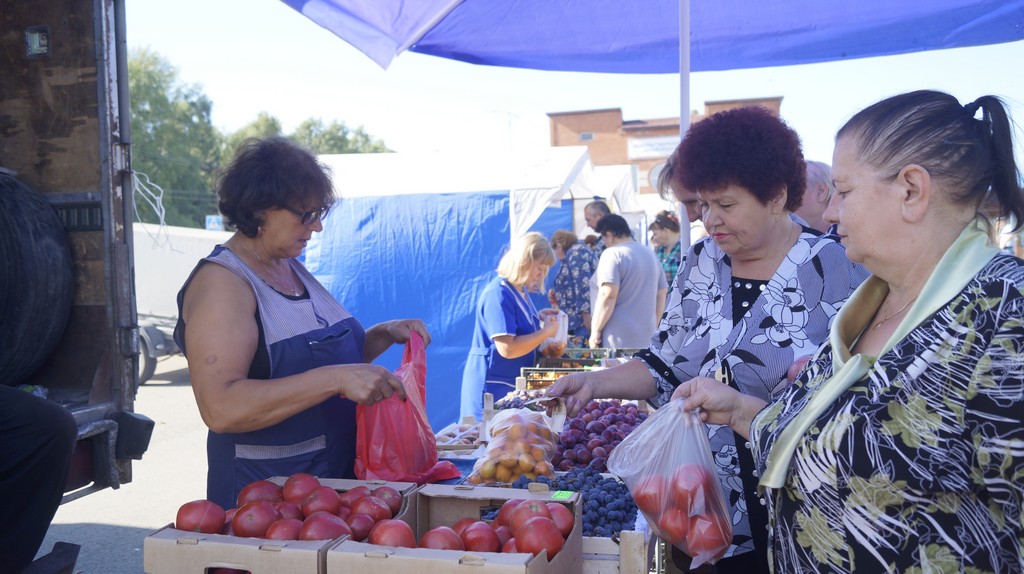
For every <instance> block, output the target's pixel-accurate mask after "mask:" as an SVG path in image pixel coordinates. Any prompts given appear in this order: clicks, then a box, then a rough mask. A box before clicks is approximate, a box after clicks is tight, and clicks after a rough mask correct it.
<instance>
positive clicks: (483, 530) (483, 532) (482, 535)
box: [459, 520, 501, 552]
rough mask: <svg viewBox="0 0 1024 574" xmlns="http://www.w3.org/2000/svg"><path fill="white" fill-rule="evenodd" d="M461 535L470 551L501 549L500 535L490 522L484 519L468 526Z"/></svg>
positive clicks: (495, 550) (494, 550)
mask: <svg viewBox="0 0 1024 574" xmlns="http://www.w3.org/2000/svg"><path fill="white" fill-rule="evenodd" d="M459 537H460V538H462V543H463V544H465V545H466V550H468V551H469V552H497V551H498V550H500V549H501V542H500V541H499V540H498V535H497V534H495V533H494V529H493V528H491V525H490V524H487V523H486V522H483V521H482V520H478V521H476V522H474V523H473V524H470V525H469V526H466V528H464V529H463V530H462V533H461V534H459Z"/></svg>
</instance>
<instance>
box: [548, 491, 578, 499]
mask: <svg viewBox="0 0 1024 574" xmlns="http://www.w3.org/2000/svg"><path fill="white" fill-rule="evenodd" d="M573 494H576V493H575V492H573V491H571V490H556V491H554V492H552V493H551V498H552V500H569V499H570V498H572V495H573Z"/></svg>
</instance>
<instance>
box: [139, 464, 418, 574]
mask: <svg viewBox="0 0 1024 574" xmlns="http://www.w3.org/2000/svg"><path fill="white" fill-rule="evenodd" d="M268 480H270V481H271V482H273V483H275V484H279V485H281V484H284V482H285V480H287V477H283V476H275V477H273V478H269V479H268ZM320 484H322V485H324V486H330V487H332V488H334V489H335V490H337V491H339V492H345V491H347V490H351V489H352V488H355V487H356V486H367V487H369V488H370V489H371V490H373V489H374V488H377V487H378V486H384V485H386V486H390V487H392V488H394V489H395V490H397V491H399V492H401V493H402V499H403V500H402V508H401V510H399V515H401V514H402V513H404V512H410V511H412V512H414V511H415V504H414V502H413V501H414V500H415V497H414V492H415V490H416V484H415V483H412V482H385V481H380V480H348V479H340V478H321V479H320ZM345 538H347V537H345V536H342V537H340V538H336V539H334V540H267V539H263V538H244V537H241V536H227V535H223V534H202V533H198V532H187V531H184V530H177V529H175V528H174V525H173V524H169V525H167V526H166V527H164V528H161V529H160V530H157V531H156V532H154V533H153V534H150V535H149V536H147V537H146V539H145V541H144V542H143V567H144V569H145V572H146V574H165V573H167V574H172V573H173V574H206V572H207V569H208V568H217V567H222V568H236V569H239V570H247V571H249V572H250V573H251V574H292V573H301V574H323V573H324V571H325V560H326V552H327V549H328V548H330V547H331V546H333V545H335V544H337V543H338V542H340V541H341V540H344V539H345Z"/></svg>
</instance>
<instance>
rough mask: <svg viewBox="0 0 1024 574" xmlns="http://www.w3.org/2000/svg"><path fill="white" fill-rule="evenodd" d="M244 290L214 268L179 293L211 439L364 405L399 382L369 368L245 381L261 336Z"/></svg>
mask: <svg viewBox="0 0 1024 574" xmlns="http://www.w3.org/2000/svg"><path fill="white" fill-rule="evenodd" d="M255 313H256V299H255V297H254V296H253V293H252V290H251V289H250V287H249V285H248V284H247V283H246V282H245V281H243V280H242V279H240V278H239V277H237V276H236V275H235V274H233V273H231V272H230V271H228V270H227V269H225V268H223V267H221V266H220V265H216V264H208V265H204V266H203V267H202V268H201V269H200V270H199V271H198V272H197V273H196V276H195V278H194V279H193V280H192V283H191V284H190V285H189V287H188V290H187V291H186V293H185V299H184V305H183V306H182V318H183V319H184V320H185V340H186V341H187V344H186V347H187V349H188V353H187V354H186V357H185V358H186V359H187V360H188V366H189V377H190V379H191V382H192V392H193V393H194V394H195V397H196V404H197V405H198V406H199V413H200V415H201V416H202V417H203V422H205V423H206V426H208V427H209V428H210V430H213V431H215V432H245V431H251V430H257V429H261V428H266V427H268V426H270V425H273V424H275V423H278V422H280V421H282V420H284V419H286V418H288V417H290V416H292V415H295V414H297V413H299V412H302V411H303V410H306V409H308V408H309V407H312V406H314V405H317V404H320V403H321V402H323V401H325V400H327V399H328V398H330V397H331V396H334V395H343V396H347V397H348V398H350V399H352V400H353V401H356V402H360V403H369V402H374V401H376V400H380V399H382V398H386V397H388V396H390V395H391V394H392V393H393V392H398V393H399V394H400V395H401V396H404V389H402V386H401V382H400V381H398V379H396V378H395V377H394V375H392V374H391V373H390V372H388V370H387V369H384V368H383V367H378V366H375V365H366V364H355V365H332V366H326V367H319V368H316V369H312V370H309V371H306V372H305V373H299V374H296V375H292V376H288V377H283V378H280V379H272V380H259V379H250V378H248V372H249V366H250V364H251V363H252V359H253V357H254V356H255V354H256V345H257V344H258V339H259V331H258V327H257V325H256V319H255Z"/></svg>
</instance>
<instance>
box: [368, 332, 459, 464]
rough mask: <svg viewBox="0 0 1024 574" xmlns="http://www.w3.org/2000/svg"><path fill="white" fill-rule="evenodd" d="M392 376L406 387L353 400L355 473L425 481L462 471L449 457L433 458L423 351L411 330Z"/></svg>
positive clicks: (425, 359) (434, 446) (432, 436)
mask: <svg viewBox="0 0 1024 574" xmlns="http://www.w3.org/2000/svg"><path fill="white" fill-rule="evenodd" d="M395 376H396V377H398V380H400V381H402V385H403V386H404V387H405V395H406V400H405V401H404V402H403V401H402V399H400V398H399V397H398V395H391V396H390V397H389V398H388V399H386V400H383V401H381V402H379V403H376V404H374V405H370V406H364V405H358V406H356V428H357V430H356V462H355V473H356V477H357V478H359V479H360V480H389V481H397V482H415V483H418V484H425V483H428V482H437V481H439V480H447V479H449V478H458V477H459V476H461V475H462V473H461V472H460V471H459V469H458V468H457V467H456V466H455V465H454V464H452V463H451V462H450V461H438V460H437V444H436V443H435V442H434V431H433V430H431V428H430V422H429V421H428V420H427V401H426V396H427V388H426V380H427V354H426V349H425V348H424V345H423V340H422V339H421V338H420V336H419V335H418V334H416V333H412V336H411V337H410V338H409V342H408V343H406V345H405V354H404V355H403V356H402V366H401V367H399V368H398V370H397V371H395Z"/></svg>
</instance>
